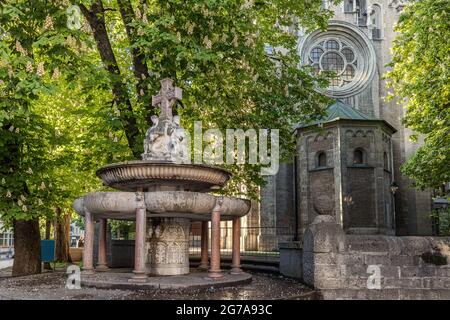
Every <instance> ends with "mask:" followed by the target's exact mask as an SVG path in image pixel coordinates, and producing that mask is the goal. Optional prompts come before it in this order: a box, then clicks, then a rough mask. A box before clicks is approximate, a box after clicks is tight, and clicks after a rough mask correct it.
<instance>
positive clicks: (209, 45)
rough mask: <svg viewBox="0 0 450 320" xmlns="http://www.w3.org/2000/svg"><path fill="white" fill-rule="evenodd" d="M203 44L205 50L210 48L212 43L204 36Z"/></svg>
mask: <svg viewBox="0 0 450 320" xmlns="http://www.w3.org/2000/svg"><path fill="white" fill-rule="evenodd" d="M203 44H204V45H205V46H206V48H207V49H211V48H212V42H211V40H209V38H208V36H205V37H204V38H203Z"/></svg>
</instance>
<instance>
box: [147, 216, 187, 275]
mask: <svg viewBox="0 0 450 320" xmlns="http://www.w3.org/2000/svg"><path fill="white" fill-rule="evenodd" d="M190 227H191V222H190V220H189V219H184V218H152V219H150V220H149V223H148V229H147V236H148V237H147V248H148V250H147V270H148V271H149V273H150V274H152V275H157V276H174V275H183V274H188V273H189V231H190Z"/></svg>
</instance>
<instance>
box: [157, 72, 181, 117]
mask: <svg viewBox="0 0 450 320" xmlns="http://www.w3.org/2000/svg"><path fill="white" fill-rule="evenodd" d="M182 97H183V91H182V90H181V88H178V87H174V86H173V81H172V79H169V78H165V79H163V80H161V91H160V92H159V94H158V95H157V96H152V106H154V107H156V106H158V105H159V108H160V109H161V114H160V115H159V121H160V122H164V121H170V122H172V118H173V116H172V107H173V105H174V104H175V102H176V101H177V100H178V101H181V98H182Z"/></svg>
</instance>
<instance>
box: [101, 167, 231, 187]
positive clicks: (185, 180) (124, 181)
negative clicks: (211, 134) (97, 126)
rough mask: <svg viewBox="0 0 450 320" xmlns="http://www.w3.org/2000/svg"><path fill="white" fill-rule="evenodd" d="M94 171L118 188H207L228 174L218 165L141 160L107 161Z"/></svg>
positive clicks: (106, 183)
mask: <svg viewBox="0 0 450 320" xmlns="http://www.w3.org/2000/svg"><path fill="white" fill-rule="evenodd" d="M96 174H97V176H98V177H99V178H100V179H102V181H103V183H104V184H105V185H107V186H109V187H112V188H114V189H118V190H121V191H137V190H142V191H156V190H185V191H196V192H207V191H211V190H215V189H220V188H221V187H223V186H224V185H225V184H226V183H227V181H228V180H229V179H230V178H231V173H230V172H229V171H227V170H225V169H222V168H218V167H213V166H207V165H202V164H177V163H173V162H166V161H141V160H139V161H127V162H120V163H114V164H110V165H107V166H104V167H102V168H100V169H99V170H97V172H96Z"/></svg>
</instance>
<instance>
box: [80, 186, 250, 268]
mask: <svg viewBox="0 0 450 320" xmlns="http://www.w3.org/2000/svg"><path fill="white" fill-rule="evenodd" d="M142 195H143V196H144V197H143V200H144V203H145V207H146V213H147V214H146V216H147V219H149V222H150V223H147V228H146V231H145V233H146V248H145V261H146V263H145V264H146V273H149V274H152V275H158V276H168V275H182V274H188V273H189V230H190V226H191V222H192V221H208V220H211V213H212V211H213V209H214V207H215V206H216V202H217V199H218V198H220V199H221V200H222V204H221V207H220V208H221V215H220V219H221V220H222V221H223V220H233V219H236V218H239V217H242V216H244V215H246V214H247V213H248V212H249V210H250V206H251V202H250V201H249V200H247V199H240V198H232V197H218V196H214V195H211V194H207V193H199V192H188V191H154V192H93V193H88V194H87V195H85V196H84V197H82V198H78V199H77V200H75V202H74V204H73V208H74V209H75V211H76V212H77V213H78V214H80V215H82V216H84V215H85V213H86V211H88V212H90V213H91V214H92V215H93V217H94V220H97V219H116V220H134V219H135V218H136V209H137V208H138V207H139V205H140V204H141V203H139V202H138V201H137V198H141V199H142ZM137 196H138V197H137Z"/></svg>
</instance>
